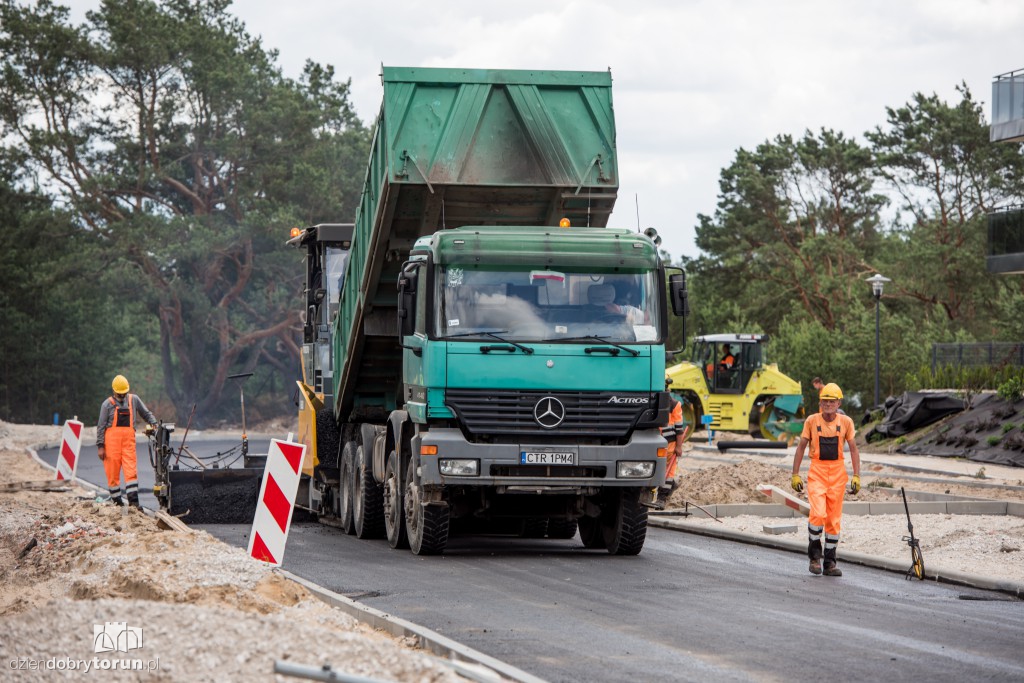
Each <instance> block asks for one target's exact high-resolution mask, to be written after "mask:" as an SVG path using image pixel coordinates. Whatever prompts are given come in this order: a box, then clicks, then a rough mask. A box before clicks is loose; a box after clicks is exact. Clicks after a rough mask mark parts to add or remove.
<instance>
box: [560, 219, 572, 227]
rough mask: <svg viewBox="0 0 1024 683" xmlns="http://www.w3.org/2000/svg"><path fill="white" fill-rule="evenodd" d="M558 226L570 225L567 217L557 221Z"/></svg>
mask: <svg viewBox="0 0 1024 683" xmlns="http://www.w3.org/2000/svg"><path fill="white" fill-rule="evenodd" d="M558 227H560V228H568V227H570V223H569V219H568V218H563V219H562V220H560V221H558Z"/></svg>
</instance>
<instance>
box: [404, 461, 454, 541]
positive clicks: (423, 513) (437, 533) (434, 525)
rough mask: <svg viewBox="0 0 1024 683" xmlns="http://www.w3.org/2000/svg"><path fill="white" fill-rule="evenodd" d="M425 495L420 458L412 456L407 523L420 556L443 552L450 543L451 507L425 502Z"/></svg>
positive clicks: (407, 482) (407, 494) (409, 471)
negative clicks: (418, 464) (418, 472)
mask: <svg viewBox="0 0 1024 683" xmlns="http://www.w3.org/2000/svg"><path fill="white" fill-rule="evenodd" d="M422 501H423V494H422V492H421V489H420V482H419V481H418V480H417V479H416V459H415V458H409V467H408V469H407V470H406V473H405V500H403V501H402V504H403V507H404V508H405V526H406V529H407V534H408V537H409V548H410V549H411V550H412V551H413V553H415V554H417V555H439V554H441V553H442V552H443V551H444V548H445V546H446V545H448V521H449V520H448V508H447V507H444V506H441V505H422V504H421V503H422Z"/></svg>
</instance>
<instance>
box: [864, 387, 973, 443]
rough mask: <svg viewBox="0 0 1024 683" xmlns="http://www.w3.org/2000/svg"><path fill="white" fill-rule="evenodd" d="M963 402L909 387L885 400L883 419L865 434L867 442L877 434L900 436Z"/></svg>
mask: <svg viewBox="0 0 1024 683" xmlns="http://www.w3.org/2000/svg"><path fill="white" fill-rule="evenodd" d="M965 407H967V406H966V404H965V403H964V402H963V401H961V400H960V399H958V398H955V397H953V396H950V395H949V394H932V393H928V394H926V393H921V392H916V391H908V392H906V393H904V394H903V395H902V396H900V397H899V398H893V397H889V398H888V399H886V401H885V419H884V420H882V421H881V422H880V423H878V424H877V425H875V427H874V429H872V430H871V431H870V432H868V433H867V434H866V435H865V437H864V438H865V439H867V441H868V442H870V441H871V439H872V437H874V436H875V435H876V434H877V435H878V436H880V437H882V438H885V439H892V438H895V437H897V436H903V435H904V434H909V433H910V432H912V431H914V430H916V429H920V428H921V427H926V426H928V425H930V424H932V423H933V422H938V421H939V420H941V419H942V418H944V417H946V416H947V415H952V414H953V413H960V412H963V410H964V408H965Z"/></svg>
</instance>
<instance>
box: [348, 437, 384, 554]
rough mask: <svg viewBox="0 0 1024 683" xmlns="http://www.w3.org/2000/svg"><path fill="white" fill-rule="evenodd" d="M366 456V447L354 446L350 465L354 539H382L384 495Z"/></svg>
mask: <svg viewBox="0 0 1024 683" xmlns="http://www.w3.org/2000/svg"><path fill="white" fill-rule="evenodd" d="M366 456H367V451H366V447H365V446H363V445H361V444H360V445H359V446H356V453H355V459H354V460H353V464H352V475H353V476H352V480H353V484H354V490H353V496H352V523H353V525H354V526H355V529H356V538H383V537H384V495H383V493H382V491H381V488H380V486H378V485H377V482H376V481H375V480H374V478H373V464H372V463H371V462H370V460H369V458H367V457H366Z"/></svg>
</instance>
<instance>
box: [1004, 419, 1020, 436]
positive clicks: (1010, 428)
mask: <svg viewBox="0 0 1024 683" xmlns="http://www.w3.org/2000/svg"><path fill="white" fill-rule="evenodd" d="M1016 426H1017V425H1015V424H1013V423H1012V422H1007V423H1006V424H1004V425H1003V434H1006V433H1007V432H1010V431H1013V428H1014V427H1016Z"/></svg>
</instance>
